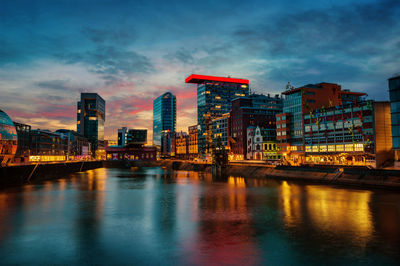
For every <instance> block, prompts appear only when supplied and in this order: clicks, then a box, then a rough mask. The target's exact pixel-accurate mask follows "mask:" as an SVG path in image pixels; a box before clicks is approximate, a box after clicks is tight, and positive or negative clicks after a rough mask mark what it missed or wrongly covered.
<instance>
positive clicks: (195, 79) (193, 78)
mask: <svg viewBox="0 0 400 266" xmlns="http://www.w3.org/2000/svg"><path fill="white" fill-rule="evenodd" d="M207 81H211V82H226V83H236V84H247V85H248V84H249V80H248V79H236V78H225V77H215V76H205V75H197V74H192V75H190V76H189V77H187V78H186V79H185V83H195V84H201V83H204V82H207Z"/></svg>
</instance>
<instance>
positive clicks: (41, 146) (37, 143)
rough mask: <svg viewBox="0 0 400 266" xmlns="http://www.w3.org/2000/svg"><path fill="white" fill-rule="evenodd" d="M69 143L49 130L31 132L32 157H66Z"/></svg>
mask: <svg viewBox="0 0 400 266" xmlns="http://www.w3.org/2000/svg"><path fill="white" fill-rule="evenodd" d="M67 145H68V144H67V141H66V140H65V139H63V138H61V136H60V134H57V133H53V132H50V131H49V130H40V129H35V130H31V149H30V150H31V155H34V156H38V155H66V154H67Z"/></svg>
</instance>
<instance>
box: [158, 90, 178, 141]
mask: <svg viewBox="0 0 400 266" xmlns="http://www.w3.org/2000/svg"><path fill="white" fill-rule="evenodd" d="M175 130H176V97H175V95H173V94H172V93H171V92H166V93H164V94H163V95H161V96H159V97H158V98H157V99H155V100H154V102H153V145H154V146H156V147H161V146H162V143H161V140H162V133H163V132H165V131H171V132H174V131H175Z"/></svg>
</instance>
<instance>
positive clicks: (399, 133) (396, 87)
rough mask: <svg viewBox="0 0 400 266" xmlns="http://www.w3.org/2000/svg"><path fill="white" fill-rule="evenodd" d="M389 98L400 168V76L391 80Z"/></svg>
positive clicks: (395, 147) (397, 163)
mask: <svg viewBox="0 0 400 266" xmlns="http://www.w3.org/2000/svg"><path fill="white" fill-rule="evenodd" d="M389 96H390V107H391V119H392V135H393V150H394V155H395V156H394V157H395V158H394V159H395V165H396V166H400V75H397V76H394V77H392V78H390V79H389Z"/></svg>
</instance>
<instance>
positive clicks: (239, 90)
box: [185, 74, 249, 154]
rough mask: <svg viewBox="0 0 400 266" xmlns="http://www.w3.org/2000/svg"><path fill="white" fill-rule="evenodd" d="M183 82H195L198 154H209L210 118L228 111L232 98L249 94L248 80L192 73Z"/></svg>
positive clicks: (210, 145)
mask: <svg viewBox="0 0 400 266" xmlns="http://www.w3.org/2000/svg"><path fill="white" fill-rule="evenodd" d="M185 82H186V83H194V84H197V123H198V125H199V133H198V134H199V135H198V145H199V148H198V149H199V153H200V154H210V153H211V147H212V126H211V121H212V119H214V118H217V117H220V116H222V115H223V114H226V113H229V112H230V111H231V109H232V100H233V99H235V98H238V97H245V96H247V95H248V94H249V81H248V80H247V79H236V78H225V77H214V76H204V75H196V74H193V75H191V76H189V77H187V78H186V80H185Z"/></svg>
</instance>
